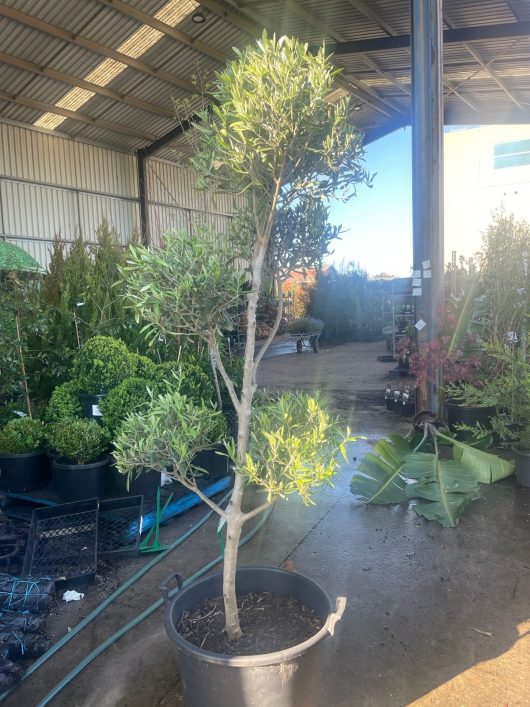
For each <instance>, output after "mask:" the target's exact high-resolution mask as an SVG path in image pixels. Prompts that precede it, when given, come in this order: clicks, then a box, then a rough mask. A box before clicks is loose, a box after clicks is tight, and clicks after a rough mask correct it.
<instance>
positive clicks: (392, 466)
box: [350, 435, 410, 503]
mask: <svg viewBox="0 0 530 707" xmlns="http://www.w3.org/2000/svg"><path fill="white" fill-rule="evenodd" d="M391 440H392V443H391V442H388V441H387V440H386V439H381V440H379V442H377V443H376V444H375V445H374V452H376V454H377V455H379V456H376V454H373V453H372V452H369V453H368V454H367V455H366V456H365V457H364V459H363V460H362V461H361V462H360V464H359V466H358V467H357V469H356V470H355V472H354V474H353V477H352V480H351V482H350V491H351V492H352V493H353V494H354V495H355V496H358V497H359V500H360V501H363V502H364V503H402V502H403V501H406V500H407V496H406V493H405V488H406V485H407V484H406V482H405V480H404V479H403V478H402V477H401V475H400V473H401V470H402V467H403V462H404V459H405V456H406V454H408V453H409V451H410V449H409V445H408V442H407V441H406V440H405V439H404V438H403V437H399V435H391Z"/></svg>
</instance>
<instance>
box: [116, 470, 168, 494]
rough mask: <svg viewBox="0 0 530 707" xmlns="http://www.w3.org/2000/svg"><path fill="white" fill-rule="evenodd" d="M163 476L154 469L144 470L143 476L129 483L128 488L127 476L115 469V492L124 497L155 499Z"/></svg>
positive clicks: (140, 475)
mask: <svg viewBox="0 0 530 707" xmlns="http://www.w3.org/2000/svg"><path fill="white" fill-rule="evenodd" d="M161 478H162V475H161V474H160V473H159V472H158V471H153V469H144V470H143V471H142V472H141V474H139V475H138V476H136V477H135V478H134V479H131V480H130V481H129V488H127V474H120V472H119V471H118V470H117V469H114V490H115V491H116V492H117V493H119V494H121V495H123V496H126V495H130V496H143V497H144V498H154V497H155V496H156V492H157V491H158V487H159V486H160V480H161Z"/></svg>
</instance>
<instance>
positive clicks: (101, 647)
mask: <svg viewBox="0 0 530 707" xmlns="http://www.w3.org/2000/svg"><path fill="white" fill-rule="evenodd" d="M273 507H274V506H271V507H270V508H269V509H268V510H267V511H266V512H265V513H264V515H263V517H262V518H261V520H260V521H259V523H258V524H257V525H256V526H255V527H254V528H252V530H251V531H250V532H249V533H247V535H245V537H244V538H242V539H241V540H240V541H239V546H238V547H241V546H242V545H245V543H247V542H248V541H249V540H251V539H252V538H253V537H254V535H256V533H257V532H258V531H259V530H261V528H262V527H263V525H264V524H265V522H266V521H267V519H268V518H269V516H270V514H271V513H272V509H273ZM222 559H223V555H218V556H217V557H216V558H215V559H214V560H212V561H211V562H208V564H207V565H204V567H203V568H202V569H200V570H199V571H198V572H195V574H193V575H192V576H191V577H189V578H188V579H187V580H186V581H185V582H183V585H182V586H183V587H187V586H188V585H189V584H191V583H192V582H194V581H195V580H196V579H198V578H199V577H202V575H204V574H206V572H208V571H209V570H211V569H212V567H215V566H216V565H217V564H219V562H221V560H222ZM178 591H179V589H178V588H177V587H175V588H174V589H172V590H171V591H170V592H169V596H170V597H173V596H174V595H175V594H176V593H177V592H178ZM162 604H163V599H162V597H160V599H157V600H156V601H155V602H154V603H153V604H151V606H149V607H148V608H147V609H145V610H144V611H142V612H141V613H140V614H138V615H137V616H136V617H135V618H134V619H132V621H129V623H128V624H125V626H122V627H121V628H120V629H118V631H116V632H115V633H113V634H112V636H109V637H108V638H107V639H106V640H104V641H103V642H102V643H100V644H99V646H97V648H94V650H93V651H92V652H91V653H89V654H88V655H87V656H85V658H83V660H81V661H80V662H79V663H78V664H77V665H76V666H75V668H72V670H70V672H69V673H67V675H65V676H64V678H63V679H62V680H61V681H60V682H58V683H57V685H56V686H55V687H54V688H53V689H52V690H50V692H48V694H47V695H46V696H45V697H44V699H43V700H41V701H40V702H39V703H38V705H37V707H45V705H47V704H49V703H50V701H51V700H53V698H54V697H56V696H57V695H58V694H59V692H61V690H63V689H64V688H65V687H66V686H67V685H69V684H70V683H71V682H72V680H73V679H74V678H76V677H77V676H78V675H79V673H80V672H82V671H83V670H84V669H85V668H86V667H87V666H88V665H90V663H92V661H93V660H95V659H96V658H97V657H98V656H100V655H101V654H102V653H104V652H105V651H106V650H107V648H110V646H112V645H113V644H114V643H116V641H117V640H118V639H120V638H121V637H122V636H125V634H127V633H128V632H129V631H130V630H131V629H133V628H135V627H136V626H138V624H140V623H141V622H142V621H143V620H144V619H146V618H147V617H148V616H150V615H151V614H152V613H153V612H154V611H156V610H157V609H159V608H160V607H161V606H162Z"/></svg>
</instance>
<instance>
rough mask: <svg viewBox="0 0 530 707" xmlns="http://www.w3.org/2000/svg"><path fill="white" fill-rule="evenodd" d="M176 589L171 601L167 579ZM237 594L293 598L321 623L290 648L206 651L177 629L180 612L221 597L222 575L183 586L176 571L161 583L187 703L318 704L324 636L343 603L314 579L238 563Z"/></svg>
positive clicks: (240, 706)
mask: <svg viewBox="0 0 530 707" xmlns="http://www.w3.org/2000/svg"><path fill="white" fill-rule="evenodd" d="M173 578H175V579H176V581H177V584H178V587H179V591H178V592H177V593H176V594H175V596H174V597H173V598H172V599H170V598H169V591H168V583H169V581H170V580H171V579H173ZM236 587H237V593H238V594H246V593H248V592H270V593H272V594H279V595H283V596H290V597H293V598H294V599H297V600H298V601H299V602H300V603H301V604H304V605H305V606H307V607H309V608H310V609H312V610H313V611H314V612H315V613H316V614H317V615H318V616H319V617H320V618H321V619H322V620H323V621H324V622H325V623H324V626H323V627H322V628H321V629H320V631H318V633H316V634H315V635H314V636H312V637H311V638H309V639H308V640H307V641H304V642H303V643H300V644H298V645H296V646H293V647H291V648H287V649H285V650H282V651H277V652H275V653H264V654H261V655H250V656H234V655H226V654H222V653H213V652H212V651H207V650H204V649H202V648H199V647H197V646H194V645H193V644H192V643H189V642H188V641H186V640H185V639H184V638H182V637H181V636H180V634H179V633H178V632H177V630H176V628H175V627H176V626H177V625H178V622H179V619H180V617H181V615H182V614H183V613H184V612H186V611H190V610H192V609H193V608H194V607H195V606H197V604H199V603H200V602H201V601H203V600H204V599H208V598H213V597H218V596H221V595H222V593H223V577H222V574H221V573H219V574H214V575H211V576H208V577H204V578H202V579H199V580H198V581H197V582H193V583H192V584H191V585H189V586H188V587H186V588H184V589H182V580H181V578H180V576H179V575H177V574H174V575H170V576H169V577H168V578H167V579H166V580H165V581H164V583H163V584H162V585H161V587H160V591H161V592H162V595H163V597H164V601H165V604H166V631H167V633H168V635H169V637H170V638H171V640H172V641H173V643H175V645H176V646H177V651H178V657H179V666H180V678H181V680H182V685H183V689H184V697H185V702H186V705H187V707H207V706H208V707H250V706H252V707H317V704H318V701H319V693H320V677H321V673H322V663H323V658H324V644H325V640H326V639H327V638H328V637H329V636H330V635H333V633H334V628H335V624H336V623H337V621H339V620H340V618H341V617H342V614H343V613H344V609H345V606H346V599H344V598H339V599H337V607H336V610H335V611H334V608H333V605H332V603H331V599H330V597H329V595H328V594H327V593H326V592H325V591H324V590H323V589H322V587H320V586H319V585H318V584H317V583H316V582H314V581H313V580H311V579H309V578H307V577H304V576H303V575H301V574H298V573H296V572H290V571H287V570H283V569H279V568H276V567H241V568H240V569H238V570H237V577H236Z"/></svg>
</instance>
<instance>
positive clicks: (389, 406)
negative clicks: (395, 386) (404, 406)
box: [385, 398, 396, 412]
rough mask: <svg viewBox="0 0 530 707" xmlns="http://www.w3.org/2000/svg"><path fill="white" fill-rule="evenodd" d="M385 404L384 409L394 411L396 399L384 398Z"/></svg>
mask: <svg viewBox="0 0 530 707" xmlns="http://www.w3.org/2000/svg"><path fill="white" fill-rule="evenodd" d="M385 405H386V409H387V410H389V411H390V412H394V410H395V409H396V401H395V400H394V398H385Z"/></svg>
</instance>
